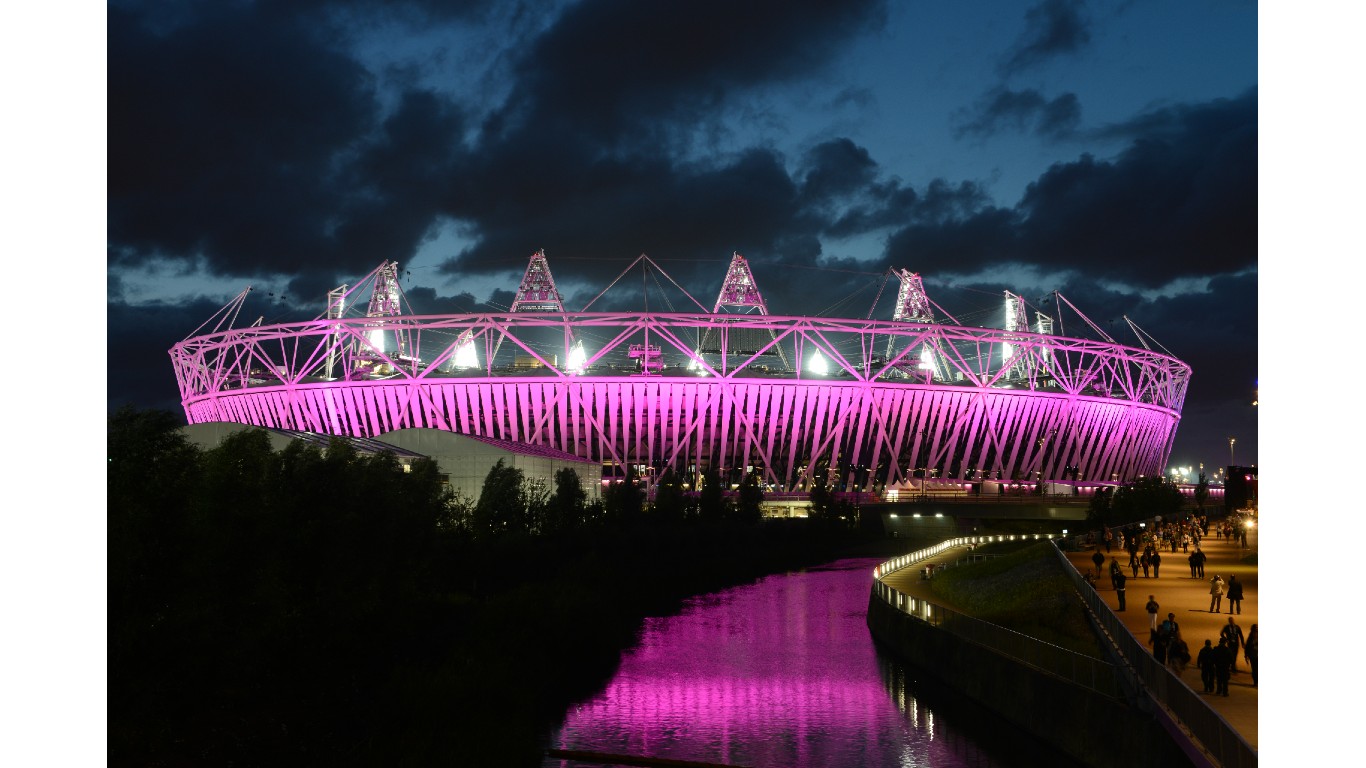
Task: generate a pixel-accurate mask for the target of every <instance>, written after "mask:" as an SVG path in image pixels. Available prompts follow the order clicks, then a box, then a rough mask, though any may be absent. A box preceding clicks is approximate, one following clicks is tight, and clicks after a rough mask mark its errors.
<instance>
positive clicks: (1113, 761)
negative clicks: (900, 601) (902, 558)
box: [868, 593, 1191, 768]
mask: <svg viewBox="0 0 1366 768" xmlns="http://www.w3.org/2000/svg"><path fill="white" fill-rule="evenodd" d="M868 628H869V630H870V631H871V632H872V635H873V638H874V639H875V640H877V641H878V642H879V643H881V644H882V645H884V646H885V647H887V648H888V649H890V650H891V651H892V652H893V653H895V654H896V655H897V656H898V657H899V658H901V659H902V660H904V661H906V662H907V663H909V664H912V665H913V666H915V667H917V668H918V669H919V670H920V671H922V672H924V673H926V674H929V675H931V676H933V677H934V678H935V679H936V680H937V681H938V682H940V683H942V684H944V685H948V686H952V687H953V688H954V689H956V690H958V691H960V692H961V693H963V694H964V695H966V696H968V697H969V698H971V699H972V700H974V701H976V702H977V703H978V704H981V705H982V706H984V707H986V708H987V709H990V710H991V711H993V712H995V713H997V714H998V715H1000V716H1001V717H1003V718H1005V719H1006V720H1009V721H1010V722H1012V723H1015V724H1016V725H1018V726H1020V727H1021V728H1023V729H1024V730H1026V731H1029V732H1030V733H1033V734H1035V735H1036V736H1038V737H1039V738H1041V739H1044V740H1045V741H1048V742H1049V743H1051V744H1054V745H1056V746H1057V747H1058V748H1059V749H1060V750H1062V751H1064V752H1066V753H1068V754H1069V755H1071V756H1073V757H1075V758H1076V759H1077V760H1079V761H1081V762H1083V763H1086V764H1089V765H1097V766H1119V767H1121V768H1129V767H1132V768H1176V767H1178V766H1188V765H1191V762H1190V759H1189V758H1188V757H1187V756H1186V755H1185V753H1183V752H1182V751H1181V750H1180V749H1178V748H1177V746H1176V744H1175V743H1173V741H1172V739H1171V737H1170V735H1169V734H1168V733H1167V732H1166V731H1165V730H1164V729H1163V728H1162V727H1161V725H1160V724H1159V723H1158V722H1157V720H1156V719H1155V718H1154V717H1153V716H1152V715H1151V714H1148V713H1146V712H1143V711H1141V710H1139V709H1137V708H1135V707H1133V706H1130V705H1129V704H1127V703H1125V702H1123V701H1120V700H1117V699H1112V698H1110V697H1107V696H1104V695H1101V694H1099V693H1096V692H1095V691H1091V690H1089V689H1086V688H1084V687H1081V686H1078V685H1075V684H1073V683H1071V682H1068V681H1066V680H1063V679H1061V678H1058V677H1056V676H1054V675H1051V674H1048V673H1046V672H1043V671H1041V670H1038V669H1035V668H1033V667H1030V666H1028V665H1025V664H1023V663H1021V662H1019V661H1016V660H1015V659H1012V658H1010V657H1007V656H1004V655H1002V654H999V653H997V652H996V651H993V650H991V649H989V648H986V647H984V646H980V645H977V644H975V643H971V642H968V641H966V640H963V639H961V638H959V637H957V636H956V635H953V634H950V633H949V632H946V631H944V630H942V629H939V628H937V627H934V626H931V625H930V624H928V623H926V622H925V621H922V620H920V619H917V618H914V617H912V616H908V615H907V614H904V613H902V612H901V611H898V610H897V609H896V608H894V607H892V606H891V605H888V604H887V603H886V602H884V601H883V600H881V599H879V598H878V596H877V594H876V593H873V594H872V595H871V597H870V599H869V601H868Z"/></svg>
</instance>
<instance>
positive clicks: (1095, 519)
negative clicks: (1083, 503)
mask: <svg viewBox="0 0 1366 768" xmlns="http://www.w3.org/2000/svg"><path fill="white" fill-rule="evenodd" d="M1112 492H1113V491H1112V489H1110V488H1097V489H1096V492H1095V495H1093V496H1092V497H1091V503H1090V504H1089V505H1088V506H1087V508H1086V521H1087V522H1089V523H1091V524H1092V525H1097V526H1100V525H1109V524H1110V496H1111V494H1112Z"/></svg>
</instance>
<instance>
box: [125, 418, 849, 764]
mask: <svg viewBox="0 0 1366 768" xmlns="http://www.w3.org/2000/svg"><path fill="white" fill-rule="evenodd" d="M108 427H109V429H108V448H109V462H108V466H109V473H108V474H109V478H108V491H109V494H108V514H109V565H108V569H109V577H110V584H109V622H108V662H109V694H108V705H109V712H110V718H109V733H108V755H109V760H108V762H109V763H111V764H114V765H269V764H277V763H285V762H289V763H294V764H299V765H322V764H325V765H333V766H341V765H348V766H349V765H381V764H406V765H431V764H439V763H452V764H459V765H463V766H514V767H515V766H528V768H530V766H536V765H540V764H541V763H542V762H543V760H544V753H543V751H542V749H541V746H540V744H541V740H542V738H543V736H544V734H545V733H546V732H547V731H548V729H549V728H551V727H552V726H553V725H554V722H555V718H556V717H557V716H558V715H559V714H560V713H561V712H563V711H564V707H566V706H568V705H569V703H570V702H572V701H574V700H578V699H581V698H582V697H584V696H586V695H589V694H591V692H592V690H595V688H596V687H597V686H600V685H601V684H602V682H603V681H604V680H605V676H606V675H608V674H610V672H611V670H612V669H613V668H615V665H616V664H617V662H618V659H619V656H618V654H619V653H620V652H621V650H623V649H624V648H626V647H628V646H629V645H630V644H631V643H632V642H634V640H635V638H636V637H637V632H638V630H639V626H640V621H641V618H642V617H644V616H646V615H659V614H660V612H661V611H669V610H672V609H673V608H674V607H676V605H677V601H678V600H681V599H682V598H684V597H686V596H688V595H692V594H698V593H702V592H707V591H712V590H715V589H719V588H723V587H725V586H729V585H731V584H735V583H741V582H742V581H745V580H748V579H751V578H754V577H755V576H758V575H762V574H765V573H772V572H775V571H781V570H785V569H788V568H790V567H796V566H800V565H807V564H815V563H819V562H825V561H827V560H828V559H829V558H830V557H831V556H832V555H834V553H835V550H836V547H837V546H838V544H839V542H840V539H839V538H838V537H836V536H831V535H830V532H829V531H828V530H827V531H818V530H816V529H814V528H806V527H804V526H793V527H789V528H788V529H787V530H785V531H779V530H777V528H778V527H773V526H734V525H732V524H730V522H729V521H728V520H727V519H725V516H724V514H717V515H716V516H715V518H714V519H715V525H708V524H706V523H702V522H700V521H697V520H688V521H682V522H680V523H679V524H677V525H671V524H665V523H662V522H661V523H660V524H658V525H653V526H639V525H633V524H632V523H631V521H629V520H623V519H618V521H617V522H619V523H624V524H620V525H613V524H611V522H610V521H608V522H604V515H603V512H602V505H601V504H600V503H598V502H594V503H592V504H585V503H584V499H583V496H582V495H581V494H582V489H581V488H580V487H579V483H578V480H577V477H574V476H573V473H572V471H570V472H562V473H560V474H559V475H558V476H557V477H556V491H555V494H554V495H552V496H549V498H546V494H545V493H544V491H543V490H540V489H538V488H536V487H532V486H531V485H529V484H527V483H525V482H523V478H521V477H520V476H519V473H517V472H515V471H513V469H512V468H511V467H508V466H506V465H502V464H500V465H498V466H496V467H494V469H493V470H491V471H490V473H489V476H488V477H487V478H486V483H485V494H484V495H483V496H481V498H480V503H481V507H473V506H471V505H469V504H467V503H463V502H462V501H461V500H459V499H456V498H454V497H453V496H452V494H451V493H450V492H449V491H448V490H447V489H446V487H445V486H444V485H443V484H442V482H441V479H440V474H439V472H438V469H437V467H436V466H435V465H434V464H433V463H431V462H430V461H418V462H416V463H414V464H412V465H411V466H410V467H409V471H403V468H402V467H401V466H400V464H399V462H398V460H397V459H396V458H395V457H394V456H393V455H392V454H387V453H381V454H378V455H357V454H356V452H355V451H353V450H352V449H351V448H350V447H349V446H350V444H349V443H347V442H345V441H333V442H332V443H331V444H330V445H329V446H328V447H327V448H325V449H321V448H319V447H317V446H315V445H311V444H307V443H303V442H298V441H296V442H294V443H292V444H290V445H288V447H286V448H284V449H283V450H280V451H272V449H271V442H270V440H269V438H268V437H267V435H266V434H265V433H264V432H262V431H256V430H247V431H243V432H239V433H237V434H234V435H233V436H232V437H230V438H228V439H227V440H225V441H224V442H223V443H222V444H221V445H220V446H219V447H217V448H215V449H213V450H210V451H200V450H199V449H197V448H196V447H194V446H193V445H191V444H189V443H188V442H187V441H186V440H184V439H183V438H182V437H181V436H180V434H179V433H178V431H177V429H178V427H179V422H178V419H177V418H176V417H175V416H172V415H171V414H166V413H155V412H153V413H147V412H135V411H132V410H127V409H126V410H124V411H120V412H118V413H116V414H113V415H111V416H110V418H109V425H108ZM623 485H625V484H623ZM630 485H631V487H634V484H630ZM709 485H710V487H711V489H712V491H711V492H712V493H713V501H712V503H713V504H714V508H716V509H718V510H719V509H724V504H722V503H721V496H720V490H721V481H720V479H719V478H717V477H715V476H714V475H713V476H712V477H711V482H710V483H709ZM616 501H617V502H618V503H620V502H621V501H622V499H621V498H618V499H617V500H616ZM627 501H628V502H629V497H628V498H627ZM636 509H637V511H638V509H639V508H638V507H637V508H636ZM538 510H539V511H538ZM565 510H569V511H568V512H566V511H565ZM779 527H781V526H779ZM647 572H648V573H650V574H651V578H650V579H641V578H639V576H640V574H641V573H647ZM569 628H572V631H567V629H569Z"/></svg>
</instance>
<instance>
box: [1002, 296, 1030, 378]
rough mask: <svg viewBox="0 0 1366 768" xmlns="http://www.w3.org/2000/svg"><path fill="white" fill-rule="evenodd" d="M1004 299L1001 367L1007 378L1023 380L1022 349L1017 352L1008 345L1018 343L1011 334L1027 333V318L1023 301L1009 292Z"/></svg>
mask: <svg viewBox="0 0 1366 768" xmlns="http://www.w3.org/2000/svg"><path fill="white" fill-rule="evenodd" d="M1005 298H1006V322H1005V329H1006V336H1005V339H1006V340H1007V341H1006V343H1003V344H1001V366H1002V367H1003V368H1008V369H1009V373H1007V374H1006V375H1007V377H1008V378H1012V379H1018V378H1023V377H1024V373H1025V354H1024V350H1023V349H1019V350H1018V351H1017V347H1016V346H1015V345H1013V344H1010V343H1009V342H1010V341H1018V340H1019V338H1018V337H1015V336H1011V335H1010V334H1011V333H1012V332H1017V331H1023V332H1025V333H1028V332H1029V317H1028V315H1027V314H1026V313H1025V300H1024V298H1022V297H1020V296H1017V295H1015V294H1013V293H1011V292H1010V291H1006V292H1005Z"/></svg>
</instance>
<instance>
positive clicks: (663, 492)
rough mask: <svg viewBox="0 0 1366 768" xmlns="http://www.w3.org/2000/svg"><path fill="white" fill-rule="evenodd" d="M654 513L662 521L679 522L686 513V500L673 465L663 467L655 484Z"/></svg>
mask: <svg viewBox="0 0 1366 768" xmlns="http://www.w3.org/2000/svg"><path fill="white" fill-rule="evenodd" d="M653 511H654V515H655V517H656V519H658V520H659V521H661V522H663V523H677V522H681V521H682V520H683V518H684V517H685V515H686V511H687V500H686V498H685V497H684V495H683V483H682V481H681V480H679V478H678V475H677V474H675V473H674V469H673V467H665V468H664V474H662V475H660V477H659V483H658V485H656V486H655V503H654V510H653Z"/></svg>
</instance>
